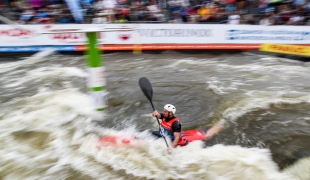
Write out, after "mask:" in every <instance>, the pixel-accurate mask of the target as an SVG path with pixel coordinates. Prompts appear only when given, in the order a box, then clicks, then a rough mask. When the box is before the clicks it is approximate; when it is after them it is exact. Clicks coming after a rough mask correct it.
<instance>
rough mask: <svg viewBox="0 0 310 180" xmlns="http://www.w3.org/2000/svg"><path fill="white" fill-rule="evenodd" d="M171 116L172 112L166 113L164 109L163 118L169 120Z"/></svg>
mask: <svg viewBox="0 0 310 180" xmlns="http://www.w3.org/2000/svg"><path fill="white" fill-rule="evenodd" d="M172 116H173V113H172V112H169V111H167V110H166V109H164V117H165V118H170V117H172Z"/></svg>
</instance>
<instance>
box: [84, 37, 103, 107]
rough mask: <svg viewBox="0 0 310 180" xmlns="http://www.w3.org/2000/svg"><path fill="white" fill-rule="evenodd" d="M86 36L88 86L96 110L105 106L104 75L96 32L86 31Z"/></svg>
mask: <svg viewBox="0 0 310 180" xmlns="http://www.w3.org/2000/svg"><path fill="white" fill-rule="evenodd" d="M86 36H87V38H88V50H87V54H88V57H87V66H88V72H89V78H88V83H87V84H88V88H89V91H90V94H91V96H92V99H93V103H94V105H95V108H96V110H98V111H103V110H105V109H106V108H107V92H106V87H105V86H106V75H105V67H104V63H103V60H101V51H100V50H99V49H98V46H97V32H86Z"/></svg>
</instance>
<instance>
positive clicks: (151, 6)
mask: <svg viewBox="0 0 310 180" xmlns="http://www.w3.org/2000/svg"><path fill="white" fill-rule="evenodd" d="M146 8H147V10H148V11H149V12H151V13H152V14H154V15H155V16H156V18H157V19H158V20H159V21H164V15H163V14H162V13H161V10H160V9H159V7H158V4H157V1H156V0H151V2H150V3H149V5H148V6H147V7H146Z"/></svg>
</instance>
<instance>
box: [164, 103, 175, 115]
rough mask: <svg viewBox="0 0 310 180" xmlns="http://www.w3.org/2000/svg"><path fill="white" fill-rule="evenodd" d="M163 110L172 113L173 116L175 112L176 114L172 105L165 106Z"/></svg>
mask: <svg viewBox="0 0 310 180" xmlns="http://www.w3.org/2000/svg"><path fill="white" fill-rule="evenodd" d="M164 109H166V110H167V111H169V112H172V113H173V114H175V112H176V109H175V107H174V105H172V104H166V105H165V107H164Z"/></svg>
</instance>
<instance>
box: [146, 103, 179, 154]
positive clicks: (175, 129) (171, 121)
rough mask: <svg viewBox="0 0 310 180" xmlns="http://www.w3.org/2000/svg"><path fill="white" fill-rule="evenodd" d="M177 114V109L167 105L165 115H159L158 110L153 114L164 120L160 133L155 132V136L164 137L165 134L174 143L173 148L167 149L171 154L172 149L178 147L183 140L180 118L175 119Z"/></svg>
mask: <svg viewBox="0 0 310 180" xmlns="http://www.w3.org/2000/svg"><path fill="white" fill-rule="evenodd" d="M175 112H176V108H175V107H174V106H173V105H172V104H166V105H165V106H164V112H163V113H159V112H158V111H157V110H155V111H154V112H153V113H152V116H154V117H157V118H159V119H162V121H161V124H160V131H159V133H158V132H156V131H155V132H153V134H155V135H157V136H158V137H162V134H161V133H164V134H166V135H167V136H169V137H170V139H171V141H172V144H171V147H169V148H168V149H167V150H168V152H170V151H171V150H172V148H175V147H177V146H178V142H179V140H180V138H181V137H180V133H181V122H180V120H179V118H177V117H175Z"/></svg>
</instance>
